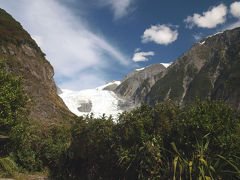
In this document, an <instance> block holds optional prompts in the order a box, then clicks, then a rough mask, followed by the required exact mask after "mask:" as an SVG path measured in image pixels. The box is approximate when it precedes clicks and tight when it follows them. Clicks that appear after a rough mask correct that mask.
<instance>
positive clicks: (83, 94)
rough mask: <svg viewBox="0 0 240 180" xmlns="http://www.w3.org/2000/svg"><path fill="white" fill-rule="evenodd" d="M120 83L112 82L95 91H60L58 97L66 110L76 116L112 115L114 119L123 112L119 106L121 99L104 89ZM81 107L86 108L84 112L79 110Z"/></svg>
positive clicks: (98, 116) (96, 116) (97, 116)
mask: <svg viewBox="0 0 240 180" xmlns="http://www.w3.org/2000/svg"><path fill="white" fill-rule="evenodd" d="M120 83H121V82H120V81H112V82H110V83H107V84H106V85H103V86H100V87H97V88H95V89H86V90H81V91H72V90H68V89H61V93H60V94H59V96H60V97H61V98H62V99H63V101H64V103H65V104H66V106H67V107H68V109H69V110H70V111H71V112H72V113H74V114H76V115H77V116H86V115H89V114H91V113H93V116H94V117H95V118H100V117H102V116H103V114H105V116H107V117H109V116H110V115H112V117H113V118H114V119H115V118H117V116H118V114H119V113H122V112H123V110H121V108H120V106H119V102H121V101H122V99H121V98H119V97H118V96H117V95H116V94H115V93H114V92H113V91H109V90H105V89H104V88H106V87H108V86H111V85H114V84H116V85H119V84H120ZM83 106H86V107H87V108H86V111H85V112H84V111H80V110H79V109H81V107H83ZM83 109H84V108H83ZM89 109H90V110H89Z"/></svg>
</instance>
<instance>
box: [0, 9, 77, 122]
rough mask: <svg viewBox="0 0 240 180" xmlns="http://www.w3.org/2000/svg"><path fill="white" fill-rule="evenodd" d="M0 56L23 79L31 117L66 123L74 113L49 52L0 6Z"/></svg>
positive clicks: (37, 119) (44, 120)
mask: <svg viewBox="0 0 240 180" xmlns="http://www.w3.org/2000/svg"><path fill="white" fill-rule="evenodd" d="M0 59H5V60H6V65H7V69H8V70H9V71H11V72H12V73H13V74H14V75H16V76H21V77H22V78H23V86H24V90H25V93H26V94H27V96H28V98H29V103H28V107H27V108H28V109H29V111H30V115H29V118H30V119H31V120H36V121H38V122H40V121H42V122H44V124H45V125H46V126H48V124H49V122H65V121H66V119H67V118H68V117H71V116H73V114H72V113H71V112H70V111H69V110H68V108H67V107H66V105H65V104H64V103H63V101H62V99H61V98H60V97H59V96H58V95H57V86H56V84H55V82H54V80H53V75H54V69H53V67H52V66H51V64H50V63H49V61H47V60H46V59H45V54H44V53H43V52H42V51H41V49H40V47H39V46H38V45H37V44H36V42H35V41H34V40H33V39H32V38H31V36H30V35H29V33H28V32H27V31H25V30H24V29H23V27H22V26H21V24H20V23H19V22H17V21H16V20H15V19H14V18H13V17H12V16H11V15H10V14H8V13H7V12H6V11H5V10H3V9H0ZM65 118H66V119H65Z"/></svg>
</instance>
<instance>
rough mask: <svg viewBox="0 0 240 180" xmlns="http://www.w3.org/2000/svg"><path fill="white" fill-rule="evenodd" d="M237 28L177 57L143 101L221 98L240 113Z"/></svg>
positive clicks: (183, 102) (239, 58) (238, 36)
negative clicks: (239, 110)
mask: <svg viewBox="0 0 240 180" xmlns="http://www.w3.org/2000/svg"><path fill="white" fill-rule="evenodd" d="M239 69H240V28H236V29H233V30H228V31H225V32H223V33H218V34H216V35H214V36H211V37H206V38H204V39H203V40H202V41H200V42H199V43H196V44H194V45H193V46H192V48H191V49H190V50H189V51H188V52H187V53H185V54H184V55H182V56H181V57H179V58H178V59H177V60H176V62H175V63H173V64H172V65H171V66H170V67H169V68H168V69H167V70H166V71H165V72H164V74H163V76H162V77H161V78H160V79H159V80H158V81H157V82H156V83H155V84H154V85H153V87H152V88H151V90H150V92H149V93H148V94H147V96H146V97H145V101H146V102H148V103H150V104H154V102H155V101H158V102H160V101H164V100H165V99H167V98H169V99H172V100H174V101H176V102H178V103H179V104H186V103H189V102H192V101H193V100H194V99H195V97H199V98H200V99H204V98H206V97H211V98H213V99H218V98H221V99H223V100H224V101H225V102H226V103H228V104H230V105H232V106H233V107H234V108H236V109H240V105H239V104H240V71H239Z"/></svg>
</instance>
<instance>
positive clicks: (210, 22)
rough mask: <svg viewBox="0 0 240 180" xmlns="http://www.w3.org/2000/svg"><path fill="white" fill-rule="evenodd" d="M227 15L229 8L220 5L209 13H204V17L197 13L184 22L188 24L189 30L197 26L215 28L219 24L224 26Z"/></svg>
mask: <svg viewBox="0 0 240 180" xmlns="http://www.w3.org/2000/svg"><path fill="white" fill-rule="evenodd" d="M226 15H227V7H226V6H225V5H224V4H220V5H218V6H216V7H213V8H212V9H210V10H209V11H206V12H203V15H200V14H197V13H195V14H194V15H193V16H188V17H187V18H186V19H185V20H184V22H186V23H187V27H189V28H192V27H193V26H195V25H197V26H198V27H202V28H215V27H216V26H217V25H218V24H223V23H224V22H225V21H226Z"/></svg>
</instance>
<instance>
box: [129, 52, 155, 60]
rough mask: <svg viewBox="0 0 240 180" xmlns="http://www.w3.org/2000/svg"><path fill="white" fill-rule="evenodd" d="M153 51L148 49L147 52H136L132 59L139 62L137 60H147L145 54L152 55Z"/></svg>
mask: <svg viewBox="0 0 240 180" xmlns="http://www.w3.org/2000/svg"><path fill="white" fill-rule="evenodd" d="M154 55H155V53H154V52H153V51H149V52H136V53H135V54H134V55H133V58H132V60H133V61H134V62H139V61H148V58H147V57H146V56H154Z"/></svg>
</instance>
